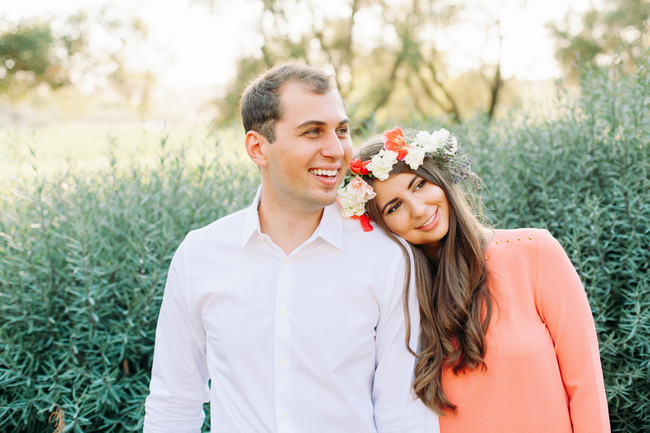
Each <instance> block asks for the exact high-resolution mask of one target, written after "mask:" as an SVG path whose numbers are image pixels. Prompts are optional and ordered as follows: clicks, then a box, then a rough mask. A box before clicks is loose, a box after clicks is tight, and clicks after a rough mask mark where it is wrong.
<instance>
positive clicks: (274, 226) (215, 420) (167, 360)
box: [144, 65, 438, 433]
mask: <svg viewBox="0 0 650 433" xmlns="http://www.w3.org/2000/svg"><path fill="white" fill-rule="evenodd" d="M241 111H242V118H243V122H244V127H245V129H246V151H247V153H248V155H249V156H250V158H251V160H252V161H253V162H254V163H255V164H257V165H258V167H259V169H260V174H261V178H262V185H261V187H260V189H259V190H258V193H257V197H256V198H255V200H254V201H253V204H252V205H251V206H250V207H249V208H247V209H244V210H242V211H239V212H236V213H234V214H232V215H228V216H226V217H224V218H221V219H219V220H217V221H216V222H214V223H212V224H210V225H208V226H206V227H204V228H201V229H199V230H195V231H192V232H190V233H189V234H188V235H187V237H186V238H185V240H184V241H183V242H182V244H181V245H180V247H179V248H178V250H177V251H176V254H175V255H174V258H173V260H172V263H171V267H170V270H169V275H168V278H167V285H166V287H165V294H164V297H163V303H162V307H161V310H160V317H159V320H158V327H157V330H156V347H155V353H154V365H153V370H152V378H151V392H150V395H149V396H148V397H147V401H146V415H145V426H144V431H145V432H146V433H150V432H175V433H177V432H193V433H194V432H198V431H199V430H200V427H201V425H202V423H203V419H204V415H203V407H202V404H203V403H204V402H206V401H210V411H211V412H210V414H211V423H212V424H211V425H212V431H213V432H215V433H226V432H227V433H231V432H233V433H234V432H242V433H249V432H278V433H347V432H349V433H366V432H368V433H371V432H381V433H383V432H395V433H405V432H432V431H437V430H438V422H437V418H436V416H435V414H433V413H432V412H430V411H428V410H427V409H426V408H425V407H424V405H422V404H421V402H420V401H419V400H414V398H413V394H412V392H411V390H410V386H411V381H412V376H413V366H414V362H415V359H414V356H413V355H411V354H410V353H409V352H408V350H407V348H406V344H405V324H404V314H403V305H402V290H403V285H404V277H405V270H404V267H405V265H404V263H405V262H404V259H403V257H402V253H401V250H400V249H399V247H398V246H397V245H395V244H394V243H393V242H391V241H390V240H389V239H388V238H387V237H386V236H385V235H383V234H382V233H381V231H380V230H375V231H373V232H370V233H366V232H363V231H362V230H361V229H360V227H359V225H358V223H357V222H356V221H354V220H349V219H346V220H344V219H343V218H342V217H341V215H340V211H339V208H338V206H337V205H336V204H332V203H334V201H335V199H336V189H337V184H338V183H340V181H341V180H342V179H343V177H344V176H345V172H346V169H347V166H348V163H349V160H350V155H351V144H350V134H349V126H348V123H349V122H348V119H347V116H346V113H345V108H344V106H343V102H342V100H341V97H340V95H339V93H338V91H337V89H336V88H334V87H332V85H331V84H330V80H329V79H328V77H327V76H325V75H324V74H323V73H321V72H320V71H318V70H315V69H313V68H309V67H305V66H298V65H284V66H281V67H278V68H274V69H271V70H270V71H268V72H267V73H266V74H264V75H263V76H261V77H260V78H259V79H258V80H257V81H255V82H254V83H252V84H251V85H250V86H249V87H248V89H247V90H246V91H245V93H244V96H243V97H242V107H241ZM411 294H412V293H411ZM410 299H411V302H410V310H411V315H412V317H414V318H417V302H416V300H415V298H414V296H411V297H410ZM417 335H418V327H417V322H415V323H414V324H413V325H412V330H411V340H410V345H411V347H413V348H415V347H416V345H417ZM208 381H210V385H209V386H208Z"/></svg>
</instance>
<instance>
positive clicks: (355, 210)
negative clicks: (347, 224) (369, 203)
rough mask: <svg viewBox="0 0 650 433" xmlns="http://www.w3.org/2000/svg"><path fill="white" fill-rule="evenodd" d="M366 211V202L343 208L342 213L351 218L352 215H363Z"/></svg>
mask: <svg viewBox="0 0 650 433" xmlns="http://www.w3.org/2000/svg"><path fill="white" fill-rule="evenodd" d="M364 213H366V205H365V204H364V203H357V204H356V205H355V206H352V207H344V208H341V215H343V217H345V218H350V217H352V216H361V215H363V214H364Z"/></svg>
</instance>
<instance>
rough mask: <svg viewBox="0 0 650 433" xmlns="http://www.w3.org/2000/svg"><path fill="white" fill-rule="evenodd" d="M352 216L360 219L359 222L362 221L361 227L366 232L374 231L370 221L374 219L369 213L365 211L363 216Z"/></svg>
mask: <svg viewBox="0 0 650 433" xmlns="http://www.w3.org/2000/svg"><path fill="white" fill-rule="evenodd" d="M351 218H354V219H357V220H359V222H360V223H361V228H362V229H363V231H364V232H371V231H372V229H373V227H372V225H371V224H370V221H372V219H371V218H370V217H369V216H368V215H367V214H365V213H364V214H363V215H361V216H359V215H353V216H352V217H351Z"/></svg>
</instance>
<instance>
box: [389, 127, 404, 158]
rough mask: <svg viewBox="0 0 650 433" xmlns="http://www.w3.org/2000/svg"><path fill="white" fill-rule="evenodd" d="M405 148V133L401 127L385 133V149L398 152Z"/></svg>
mask: <svg viewBox="0 0 650 433" xmlns="http://www.w3.org/2000/svg"><path fill="white" fill-rule="evenodd" d="M403 146H404V132H402V128H400V127H399V126H397V127H395V128H393V129H391V130H390V131H386V132H384V149H386V150H392V151H393V152H398V151H399V149H400V148H401V147H403Z"/></svg>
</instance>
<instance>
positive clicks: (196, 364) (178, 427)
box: [143, 239, 209, 433]
mask: <svg viewBox="0 0 650 433" xmlns="http://www.w3.org/2000/svg"><path fill="white" fill-rule="evenodd" d="M186 254H187V239H186V240H185V241H184V242H183V243H182V244H181V246H180V247H179V248H178V250H177V251H176V253H175V254H174V257H173V259H172V263H171V265H170V268H169V273H168V275H167V283H166V284H165V293H164V295H163V301H162V306H161V307H160V315H159V316H158V325H157V327H156V343H155V348H154V358H153V368H152V371H151V384H150V392H149V395H148V396H147V399H146V402H145V417H144V430H143V431H144V433H163V432H169V433H172V432H174V433H179V432H180V433H197V432H200V430H201V426H202V425H203V420H204V418H205V415H204V413H203V403H204V402H207V401H208V398H209V396H208V377H209V376H208V370H207V366H206V355H205V353H206V352H205V332H204V330H203V327H202V325H201V320H200V312H199V311H192V310H191V308H189V307H188V302H187V290H188V287H187V285H186V283H185V276H186V269H185V267H186Z"/></svg>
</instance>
